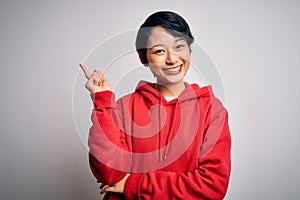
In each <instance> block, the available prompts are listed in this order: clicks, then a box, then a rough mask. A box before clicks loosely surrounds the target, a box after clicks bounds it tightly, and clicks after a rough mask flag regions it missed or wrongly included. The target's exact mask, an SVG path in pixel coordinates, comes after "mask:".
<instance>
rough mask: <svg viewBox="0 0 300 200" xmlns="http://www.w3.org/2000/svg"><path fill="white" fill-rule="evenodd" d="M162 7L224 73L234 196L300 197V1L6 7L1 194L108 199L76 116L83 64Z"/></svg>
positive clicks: (0, 25)
mask: <svg viewBox="0 0 300 200" xmlns="http://www.w3.org/2000/svg"><path fill="white" fill-rule="evenodd" d="M157 10H173V11H176V12H178V13H180V14H181V15H182V16H183V17H184V18H185V19H186V20H187V21H188V23H189V24H190V26H191V29H192V32H193V34H194V36H195V38H196V42H197V43H198V44H201V45H202V46H203V48H204V49H205V50H206V52H207V53H208V54H209V56H210V58H211V59H212V60H213V61H214V63H215V65H216V67H217V69H218V71H219V73H220V75H221V77H222V81H223V86H224V90H225V96H226V102H225V106H226V107H227V109H228V110H229V114H230V128H231V134H232V142H233V147H232V176H231V181H230V187H229V190H228V194H227V196H226V198H227V199H238V200H240V199H243V200H244V199H262V200H264V199H299V197H300V194H299V191H298V190H299V187H300V181H299V177H300V176H299V175H300V174H299V173H298V170H299V168H300V156H299V151H300V147H299V144H298V143H299V140H300V136H299V134H300V130H299V125H298V121H299V111H300V109H299V103H298V102H299V101H300V95H299V91H300V90H299V89H300V84H299V83H298V80H299V78H298V77H299V75H298V74H299V72H300V70H299V67H300V55H299V53H300V39H299V38H300V37H299V35H300V27H299V24H300V1H297V0H288V1H284V0H281V1H279V0H278V1H277V0H275V1H250V0H248V1H246V0H245V1H238V0H228V1H164V2H162V1H158V0H152V1H138V0H133V1H30V0H28V1H25V0H24V1H16V0H15V1H11V0H1V1H0V57H1V73H0V91H1V99H0V103H1V104H0V123H1V124H0V134H1V135H0V181H1V182H0V195H1V197H0V198H1V199H22V200H23V199H46V200H47V199H51V200H52V199H55V200H60V199H61V200H65V199H73V200H74V199H91V200H92V199H99V198H100V195H98V194H97V193H98V192H99V190H98V186H97V184H96V182H95V179H94V177H93V176H92V174H91V172H90V170H89V166H88V159H87V151H86V149H85V147H84V145H83V144H82V142H81V140H80V138H79V136H78V134H77V131H76V128H75V123H74V121H73V112H72V90H73V83H74V80H75V77H76V75H77V74H78V70H79V67H78V64H79V63H81V62H82V61H83V60H84V59H85V58H86V57H87V55H88V54H89V52H90V51H91V50H92V49H94V48H95V46H96V45H98V44H99V43H101V42H103V41H104V40H106V39H107V38H109V37H111V36H112V35H115V34H118V33H120V32H123V31H127V30H132V29H136V28H138V27H139V26H140V25H141V23H142V22H143V21H144V20H145V18H146V17H147V16H148V15H149V14H151V13H153V12H154V11H157ZM99 56H100V55H99ZM120 67H126V66H120ZM86 95H89V94H88V92H87V93H86Z"/></svg>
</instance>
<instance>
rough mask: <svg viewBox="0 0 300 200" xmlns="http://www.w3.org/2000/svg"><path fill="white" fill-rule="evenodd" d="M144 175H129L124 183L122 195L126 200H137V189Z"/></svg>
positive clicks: (138, 191)
mask: <svg viewBox="0 0 300 200" xmlns="http://www.w3.org/2000/svg"><path fill="white" fill-rule="evenodd" d="M143 175H144V174H131V175H130V176H129V177H128V179H127V180H126V182H125V186H124V195H125V198H126V199H139V193H140V190H139V187H140V182H141V180H142V177H143Z"/></svg>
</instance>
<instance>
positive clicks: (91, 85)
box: [79, 64, 112, 93]
mask: <svg viewBox="0 0 300 200" xmlns="http://www.w3.org/2000/svg"><path fill="white" fill-rule="evenodd" d="M79 66H80V67H81V69H82V70H83V72H84V75H85V77H86V78H87V79H88V81H87V82H86V84H85V87H86V88H87V89H88V90H89V91H90V92H91V93H96V92H101V91H105V90H110V91H112V89H111V86H110V84H109V82H108V80H107V79H106V78H105V77H104V75H103V74H101V73H100V72H99V71H97V70H94V72H93V73H92V74H90V72H89V71H88V70H87V68H86V67H85V66H84V65H83V64H79Z"/></svg>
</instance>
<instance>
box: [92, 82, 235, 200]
mask: <svg viewBox="0 0 300 200" xmlns="http://www.w3.org/2000/svg"><path fill="white" fill-rule="evenodd" d="M185 86H186V88H185V90H184V91H183V92H182V93H181V94H180V95H179V96H178V97H177V98H175V99H173V100H171V101H169V102H168V101H167V100H166V99H165V98H164V96H162V94H161V93H159V92H158V91H157V90H155V89H154V84H153V83H149V82H146V81H140V82H139V84H138V86H137V87H136V90H135V92H134V93H132V94H129V95H126V96H124V97H122V98H120V99H119V100H118V101H117V102H115V96H114V93H113V92H111V91H102V92H97V93H94V94H92V95H91V96H92V99H93V102H94V110H93V112H92V121H93V126H92V127H91V129H90V135H89V147H90V154H89V161H90V167H91V170H92V172H93V174H94V175H95V177H96V178H97V180H98V182H102V183H104V184H107V185H112V184H115V183H117V182H119V181H120V180H121V179H122V178H123V177H124V176H125V175H126V174H127V173H130V174H131V175H130V176H129V178H128V179H127V181H126V183H125V188H124V194H116V193H108V194H106V195H105V198H104V199H145V200H153V199H154V200H155V199H160V200H165V199H197V200H199V199H223V198H224V196H225V194H226V190H227V187H228V182H229V175H230V148H231V139H230V132H229V127H228V114H227V111H226V109H225V108H224V107H223V105H222V104H221V102H220V101H219V100H218V99H217V98H216V97H215V96H214V95H213V93H212V89H211V87H210V86H206V87H202V88H200V87H199V86H198V85H197V84H191V85H189V84H188V83H185Z"/></svg>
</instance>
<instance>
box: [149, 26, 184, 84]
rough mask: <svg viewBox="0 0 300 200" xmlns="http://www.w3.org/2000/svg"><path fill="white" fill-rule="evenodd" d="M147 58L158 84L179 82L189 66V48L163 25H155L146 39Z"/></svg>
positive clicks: (180, 38)
mask: <svg viewBox="0 0 300 200" xmlns="http://www.w3.org/2000/svg"><path fill="white" fill-rule="evenodd" d="M147 60H148V65H149V68H150V70H151V72H152V73H153V75H154V76H156V77H157V83H158V84H162V85H166V86H167V85H170V84H176V83H180V82H183V78H184V77H185V75H186V73H187V71H188V69H189V66H190V49H189V46H188V43H187V42H186V41H185V40H184V39H183V38H182V37H176V36H173V35H171V34H170V33H168V32H167V31H166V29H164V28H163V27H161V26H156V27H154V28H153V29H152V32H151V35H150V37H149V39H148V44H147Z"/></svg>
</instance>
